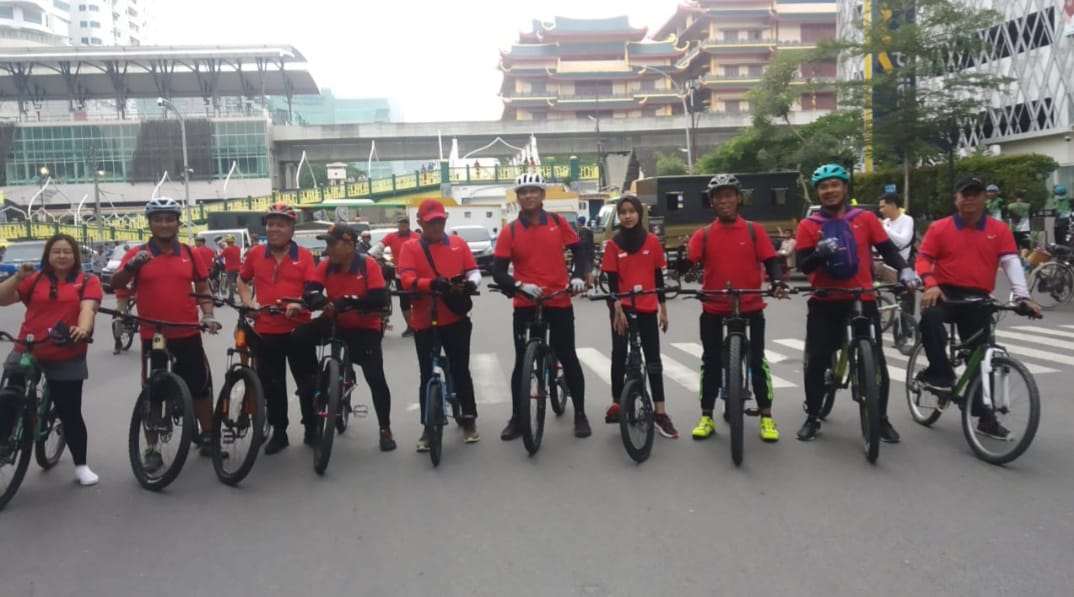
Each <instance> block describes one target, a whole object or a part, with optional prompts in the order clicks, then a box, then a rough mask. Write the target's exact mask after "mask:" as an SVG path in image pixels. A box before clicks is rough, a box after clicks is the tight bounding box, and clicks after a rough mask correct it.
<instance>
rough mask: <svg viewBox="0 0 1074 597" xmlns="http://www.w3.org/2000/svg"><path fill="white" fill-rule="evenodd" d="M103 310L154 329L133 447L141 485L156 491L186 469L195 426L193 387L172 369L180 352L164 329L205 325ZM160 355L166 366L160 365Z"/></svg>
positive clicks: (134, 424) (131, 433) (144, 361)
mask: <svg viewBox="0 0 1074 597" xmlns="http://www.w3.org/2000/svg"><path fill="white" fill-rule="evenodd" d="M98 312H100V313H104V314H105V315H111V316H113V317H117V318H121V319H124V320H127V321H137V322H138V323H139V324H140V325H145V326H149V327H150V328H151V329H152V330H153V337H152V341H151V342H150V348H149V350H148V351H144V350H143V351H142V388H141V391H140V392H139V394H138V398H137V399H135V401H134V408H133V410H132V412H131V422H130V431H129V433H128V436H127V451H128V457H129V458H130V463H131V471H132V472H133V473H134V478H135V479H137V481H138V484H139V485H141V486H142V487H144V488H145V489H148V490H150V491H160V490H162V489H164V488H165V487H167V486H168V485H170V484H171V483H172V482H173V481H175V479H176V478H178V477H179V473H180V472H181V471H182V470H183V465H184V464H185V463H186V458H187V455H188V453H189V452H190V444H191V442H192V441H193V436H194V426H195V423H194V401H193V399H192V398H191V396H190V388H188V387H187V385H186V382H185V381H183V378H181V377H179V376H178V375H177V374H175V373H174V372H172V366H173V364H174V361H175V357H173V356H172V354H171V353H170V352H168V340H167V338H166V337H165V336H164V330H166V329H169V328H170V329H196V330H198V331H199V332H200V331H203V330H204V329H205V326H203V325H202V324H199V323H176V322H169V321H159V320H155V319H147V318H145V317H139V316H137V315H131V314H130V313H123V312H120V311H116V310H114V309H106V308H103V307H102V308H100V309H98ZM154 357H157V358H156V359H154ZM154 360H156V361H157V362H158V363H161V365H157V366H154V365H153V361H154ZM173 440H175V445H174V446H173V445H172V443H173ZM143 441H144V442H145V445H144V446H143V445H142V442H143ZM165 456H167V458H166V457H165Z"/></svg>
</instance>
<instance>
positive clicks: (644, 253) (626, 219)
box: [601, 193, 679, 438]
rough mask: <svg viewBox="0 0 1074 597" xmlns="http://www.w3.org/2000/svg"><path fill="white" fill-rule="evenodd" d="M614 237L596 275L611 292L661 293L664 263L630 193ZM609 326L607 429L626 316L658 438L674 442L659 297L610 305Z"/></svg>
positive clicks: (621, 366) (613, 416)
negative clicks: (630, 316) (630, 318)
mask: <svg viewBox="0 0 1074 597" xmlns="http://www.w3.org/2000/svg"><path fill="white" fill-rule="evenodd" d="M616 209H617V211H618V215H619V231H618V233H616V235H615V236H614V237H613V238H612V239H611V240H609V241H607V243H605V245H604V260H603V262H602V263H601V269H602V270H603V271H604V273H605V274H607V277H608V287H609V289H610V290H611V292H612V293H613V294H614V293H619V292H630V291H631V290H633V289H640V290H643V291H652V290H657V289H663V288H664V271H663V268H664V267H665V266H666V265H667V259H666V257H665V256H664V248H663V246H661V244H660V239H659V238H657V237H656V235H654V234H650V233H649V232H648V231H647V230H646V229H645V226H644V224H643V223H642V218H643V214H644V213H645V212H644V211H643V210H644V208H643V207H642V205H641V201H639V200H638V197H637V196H636V195H634V194H633V193H624V194H623V196H622V197H621V198H620V199H619V204H618V206H617V207H616ZM609 311H610V316H611V324H612V372H611V373H612V405H611V407H609V408H608V412H607V414H605V416H604V421H605V422H606V423H618V422H619V396H620V394H622V392H623V386H624V385H625V383H626V382H625V378H626V361H627V329H628V323H627V312H628V311H629V312H631V313H634V314H636V315H637V326H638V333H639V335H640V338H641V347H642V352H643V353H644V354H645V365H646V366H645V369H646V372H647V373H648V374H649V390H650V392H651V393H652V398H653V402H654V403H656V414H655V416H654V417H653V422H654V423H655V424H656V429H657V431H659V432H660V435H663V436H664V437H667V438H677V437H679V432H678V431H676V430H675V426H674V425H672V423H671V418H670V417H669V416H668V414H667V410H666V409H665V407H664V378H663V365H662V364H661V361H660V330H663V331H664V332H667V331H668V312H667V307H666V305H665V303H664V295H663V294H662V293H661V294H655V295H652V294H650V295H644V296H638V297H624V298H622V299H621V300H616V301H610V302H609Z"/></svg>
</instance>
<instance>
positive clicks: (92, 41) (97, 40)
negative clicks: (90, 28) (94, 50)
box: [90, 37, 104, 46]
mask: <svg viewBox="0 0 1074 597" xmlns="http://www.w3.org/2000/svg"><path fill="white" fill-rule="evenodd" d="M90 44H91V45H94V46H99V45H102V44H104V42H103V41H101V38H99V37H91V38H90Z"/></svg>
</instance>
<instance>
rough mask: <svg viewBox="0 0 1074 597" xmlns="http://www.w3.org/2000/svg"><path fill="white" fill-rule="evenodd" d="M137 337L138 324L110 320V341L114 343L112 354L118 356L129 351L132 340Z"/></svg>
mask: <svg viewBox="0 0 1074 597" xmlns="http://www.w3.org/2000/svg"><path fill="white" fill-rule="evenodd" d="M137 335H138V322H128V321H124V320H122V319H113V320H112V339H113V340H114V341H115V347H116V348H115V349H114V350H113V351H112V354H119V353H121V352H125V351H128V350H130V348H131V345H132V344H133V343H134V338H135V337H136V336H137Z"/></svg>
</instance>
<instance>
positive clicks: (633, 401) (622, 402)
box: [619, 379, 656, 464]
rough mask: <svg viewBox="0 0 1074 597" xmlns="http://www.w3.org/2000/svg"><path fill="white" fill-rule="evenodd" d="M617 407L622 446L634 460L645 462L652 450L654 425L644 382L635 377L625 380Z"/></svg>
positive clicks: (650, 403)
mask: <svg viewBox="0 0 1074 597" xmlns="http://www.w3.org/2000/svg"><path fill="white" fill-rule="evenodd" d="M619 409H620V410H619V413H620V414H619V433H620V435H622V436H623V447H624V448H626V452H627V454H628V455H629V456H630V457H631V458H633V459H634V462H637V463H639V464H640V463H642V462H645V461H646V460H648V459H649V454H651V453H652V451H653V437H654V436H655V432H656V426H655V425H653V401H652V399H651V398H649V393H648V392H646V391H645V384H644V382H642V381H640V380H637V379H631V380H629V381H627V384H626V387H624V388H623V394H622V396H620V397H619Z"/></svg>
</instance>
